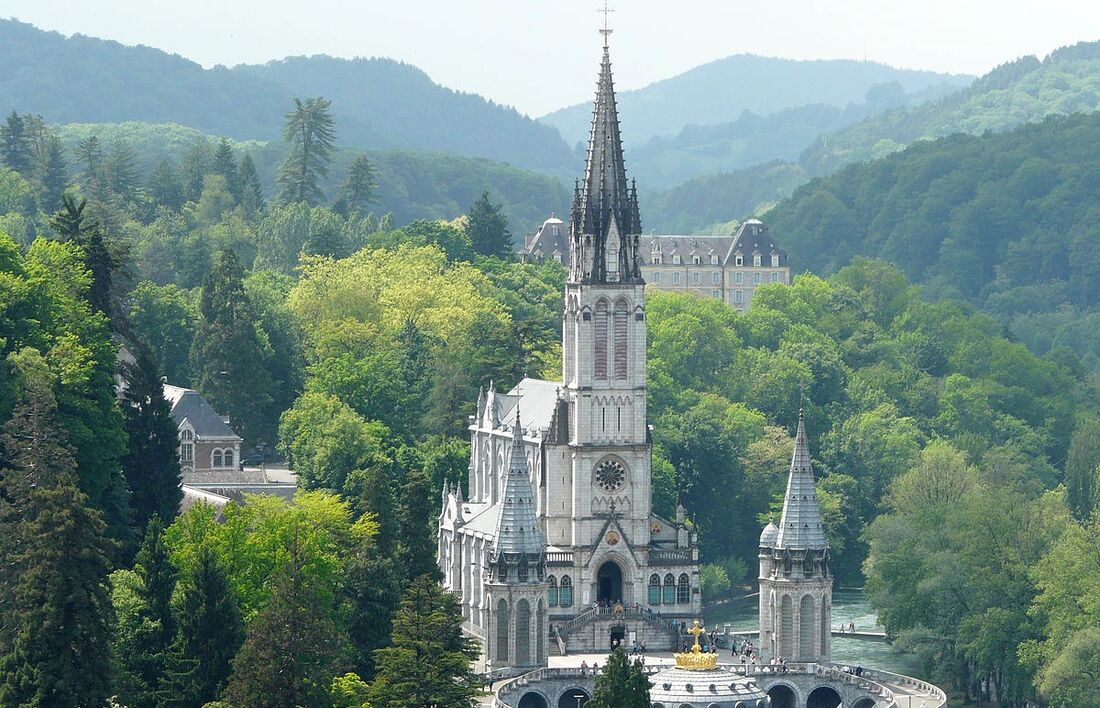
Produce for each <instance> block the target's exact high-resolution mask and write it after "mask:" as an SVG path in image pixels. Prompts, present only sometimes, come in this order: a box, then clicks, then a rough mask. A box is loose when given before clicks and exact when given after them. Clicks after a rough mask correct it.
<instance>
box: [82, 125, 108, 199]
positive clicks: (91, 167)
mask: <svg viewBox="0 0 1100 708" xmlns="http://www.w3.org/2000/svg"><path fill="white" fill-rule="evenodd" d="M76 161H77V162H78V163H80V175H79V177H80V182H81V186H82V187H83V188H84V190H85V191H86V192H87V193H88V194H96V193H98V192H99V191H100V189H101V188H102V186H103V184H102V182H103V145H102V144H101V143H100V142H99V137H97V136H95V135H89V136H88V137H86V138H84V139H83V140H81V141H80V142H79V143H77V145H76Z"/></svg>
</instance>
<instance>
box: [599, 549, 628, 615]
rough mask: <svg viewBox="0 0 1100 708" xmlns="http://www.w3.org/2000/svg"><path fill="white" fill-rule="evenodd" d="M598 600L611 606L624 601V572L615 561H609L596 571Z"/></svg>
mask: <svg viewBox="0 0 1100 708" xmlns="http://www.w3.org/2000/svg"><path fill="white" fill-rule="evenodd" d="M596 599H597V600H599V601H600V603H601V604H605V605H610V604H611V603H613V602H620V601H622V599H623V571H622V568H620V567H619V564H618V563H616V562H615V561H610V560H609V561H607V562H605V563H604V564H603V565H601V566H600V569H599V570H598V571H596Z"/></svg>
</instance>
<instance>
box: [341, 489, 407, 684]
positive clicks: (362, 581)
mask: <svg viewBox="0 0 1100 708" xmlns="http://www.w3.org/2000/svg"><path fill="white" fill-rule="evenodd" d="M390 508H392V507H390ZM385 516H390V514H382V515H380V516H373V515H372V518H377V519H378V520H379V522H381V521H382V520H383V518H384V517H385ZM378 538H379V540H380V539H381V534H380V535H379V537H378ZM402 580H403V578H402V574H401V572H400V570H399V569H398V567H397V562H396V559H394V558H393V556H392V555H390V554H387V553H386V552H385V551H383V549H382V546H381V544H380V543H379V542H378V541H375V542H372V543H362V544H360V545H359V547H358V548H357V549H356V551H355V553H354V555H353V556H352V557H351V560H350V561H349V562H348V566H347V570H346V571H345V581H344V584H343V587H344V595H345V600H346V602H347V607H348V638H349V639H350V640H351V645H352V658H353V661H354V662H355V670H356V672H357V673H358V674H359V675H360V676H363V677H366V678H368V679H369V678H371V677H373V676H374V667H375V665H374V662H375V656H376V654H375V650H377V649H381V648H382V647H386V646H389V645H390V635H391V633H392V629H393V627H392V620H393V614H394V612H395V611H396V610H397V607H398V606H399V604H400V602H401V584H402Z"/></svg>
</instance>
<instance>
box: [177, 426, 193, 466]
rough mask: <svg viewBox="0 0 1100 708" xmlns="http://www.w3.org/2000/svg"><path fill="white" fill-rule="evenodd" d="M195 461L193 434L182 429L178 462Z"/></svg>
mask: <svg viewBox="0 0 1100 708" xmlns="http://www.w3.org/2000/svg"><path fill="white" fill-rule="evenodd" d="M194 461H195V433H194V432H192V431H191V430H188V429H186V428H185V429H184V430H182V431H180V462H194Z"/></svg>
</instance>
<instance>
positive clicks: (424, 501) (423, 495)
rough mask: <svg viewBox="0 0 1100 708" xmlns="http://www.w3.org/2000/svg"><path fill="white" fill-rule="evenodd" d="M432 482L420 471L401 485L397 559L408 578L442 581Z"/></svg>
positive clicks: (409, 475)
mask: <svg viewBox="0 0 1100 708" xmlns="http://www.w3.org/2000/svg"><path fill="white" fill-rule="evenodd" d="M432 496H433V495H432V481H431V479H429V478H428V475H427V474H425V473H424V472H422V471H421V470H410V471H409V473H408V475H407V476H406V478H405V483H404V484H403V485H401V498H400V500H399V502H398V508H397V521H398V524H399V526H400V528H401V538H400V541H399V542H398V545H397V558H398V563H399V565H400V567H401V570H402V572H404V573H405V577H407V578H418V577H420V576H422V575H423V576H428V577H431V578H435V579H436V580H440V579H442V576H441V575H440V572H439V566H438V565H437V564H436V561H435V552H436V542H435V532H434V531H433V530H432V527H433V525H434V524H435V512H434V511H432V504H431V500H432Z"/></svg>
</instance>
